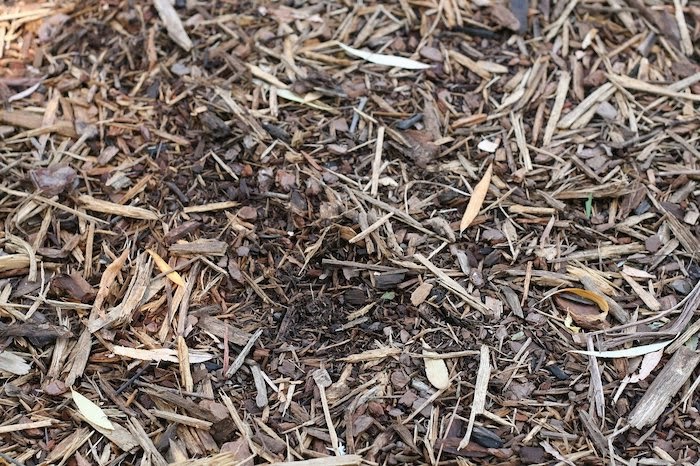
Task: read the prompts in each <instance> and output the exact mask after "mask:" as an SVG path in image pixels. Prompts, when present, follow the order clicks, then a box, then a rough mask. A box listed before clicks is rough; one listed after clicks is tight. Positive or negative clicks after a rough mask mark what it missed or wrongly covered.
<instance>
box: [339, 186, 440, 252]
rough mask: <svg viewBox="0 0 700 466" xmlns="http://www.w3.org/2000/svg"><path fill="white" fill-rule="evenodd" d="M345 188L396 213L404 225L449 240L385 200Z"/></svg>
mask: <svg viewBox="0 0 700 466" xmlns="http://www.w3.org/2000/svg"><path fill="white" fill-rule="evenodd" d="M346 189H347V190H348V191H350V192H352V193H353V194H355V195H356V196H357V197H358V198H360V199H362V200H363V201H365V202H368V203H370V204H373V205H374V206H376V207H379V208H380V209H384V210H386V211H387V212H393V214H394V215H396V218H398V219H399V220H401V221H402V222H404V223H405V224H406V225H409V226H411V227H413V228H415V229H416V230H418V231H420V232H422V233H425V234H427V235H430V236H433V237H435V238H438V239H440V240H442V241H446V242H448V243H449V240H448V239H447V238H443V237H442V236H440V235H438V234H436V233H435V232H434V231H432V230H428V229H427V228H425V227H424V226H423V225H421V224H420V222H419V221H418V220H416V219H415V218H413V217H411V216H410V215H408V214H407V213H405V212H403V211H401V210H400V209H397V208H396V207H393V206H390V205H389V204H387V203H386V202H383V201H380V200H379V199H375V198H373V197H372V196H370V195H368V194H365V193H363V192H361V191H355V190H352V189H350V188H346Z"/></svg>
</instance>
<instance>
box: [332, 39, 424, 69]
mask: <svg viewBox="0 0 700 466" xmlns="http://www.w3.org/2000/svg"><path fill="white" fill-rule="evenodd" d="M338 45H339V46H340V48H342V49H343V50H345V51H346V52H347V53H348V54H350V55H353V56H355V57H358V58H362V59H363V60H366V61H368V62H370V63H374V64H376V65H384V66H391V67H392V68H403V69H406V70H425V69H427V68H430V65H426V64H425V63H421V62H419V61H415V60H411V59H410V58H404V57H397V56H395V55H382V54H381V53H372V52H366V51H364V50H358V49H355V48H352V47H349V46H347V45H345V44H343V43H340V42H338Z"/></svg>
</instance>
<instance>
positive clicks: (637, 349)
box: [572, 340, 673, 359]
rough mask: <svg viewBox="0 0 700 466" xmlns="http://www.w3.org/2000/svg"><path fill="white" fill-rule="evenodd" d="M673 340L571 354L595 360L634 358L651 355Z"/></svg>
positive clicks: (580, 351) (577, 351)
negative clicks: (591, 357)
mask: <svg viewBox="0 0 700 466" xmlns="http://www.w3.org/2000/svg"><path fill="white" fill-rule="evenodd" d="M672 342H673V340H666V341H660V342H657V343H650V344H648V345H642V346H632V347H631V348H625V349H621V350H611V351H583V350H575V351H572V353H576V354H582V355H584V356H595V357H596V358H608V359H615V358H636V357H637V356H643V355H645V354H649V353H653V352H655V351H659V350H662V349H664V348H665V347H667V346H668V345H669V344H671V343H672Z"/></svg>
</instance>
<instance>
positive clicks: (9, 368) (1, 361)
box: [0, 351, 32, 375]
mask: <svg viewBox="0 0 700 466" xmlns="http://www.w3.org/2000/svg"><path fill="white" fill-rule="evenodd" d="M31 368H32V366H30V365H29V364H27V363H26V362H25V361H24V359H23V358H22V357H21V356H19V355H17V354H15V353H10V352H9V351H3V352H2V353H0V372H9V373H10V374H15V375H25V374H28V373H29V369H31Z"/></svg>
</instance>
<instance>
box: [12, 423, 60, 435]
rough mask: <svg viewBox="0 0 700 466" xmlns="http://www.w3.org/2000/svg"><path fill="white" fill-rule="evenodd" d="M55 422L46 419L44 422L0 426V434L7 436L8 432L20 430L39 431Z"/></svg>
mask: <svg viewBox="0 0 700 466" xmlns="http://www.w3.org/2000/svg"><path fill="white" fill-rule="evenodd" d="M54 422H56V421H54V420H53V419H47V420H45V421H36V422H23V423H20V424H13V425H9V426H0V434H7V433H8V432H18V431H20V430H27V429H41V428H42V427H50V426H52V425H53V423H54Z"/></svg>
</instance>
